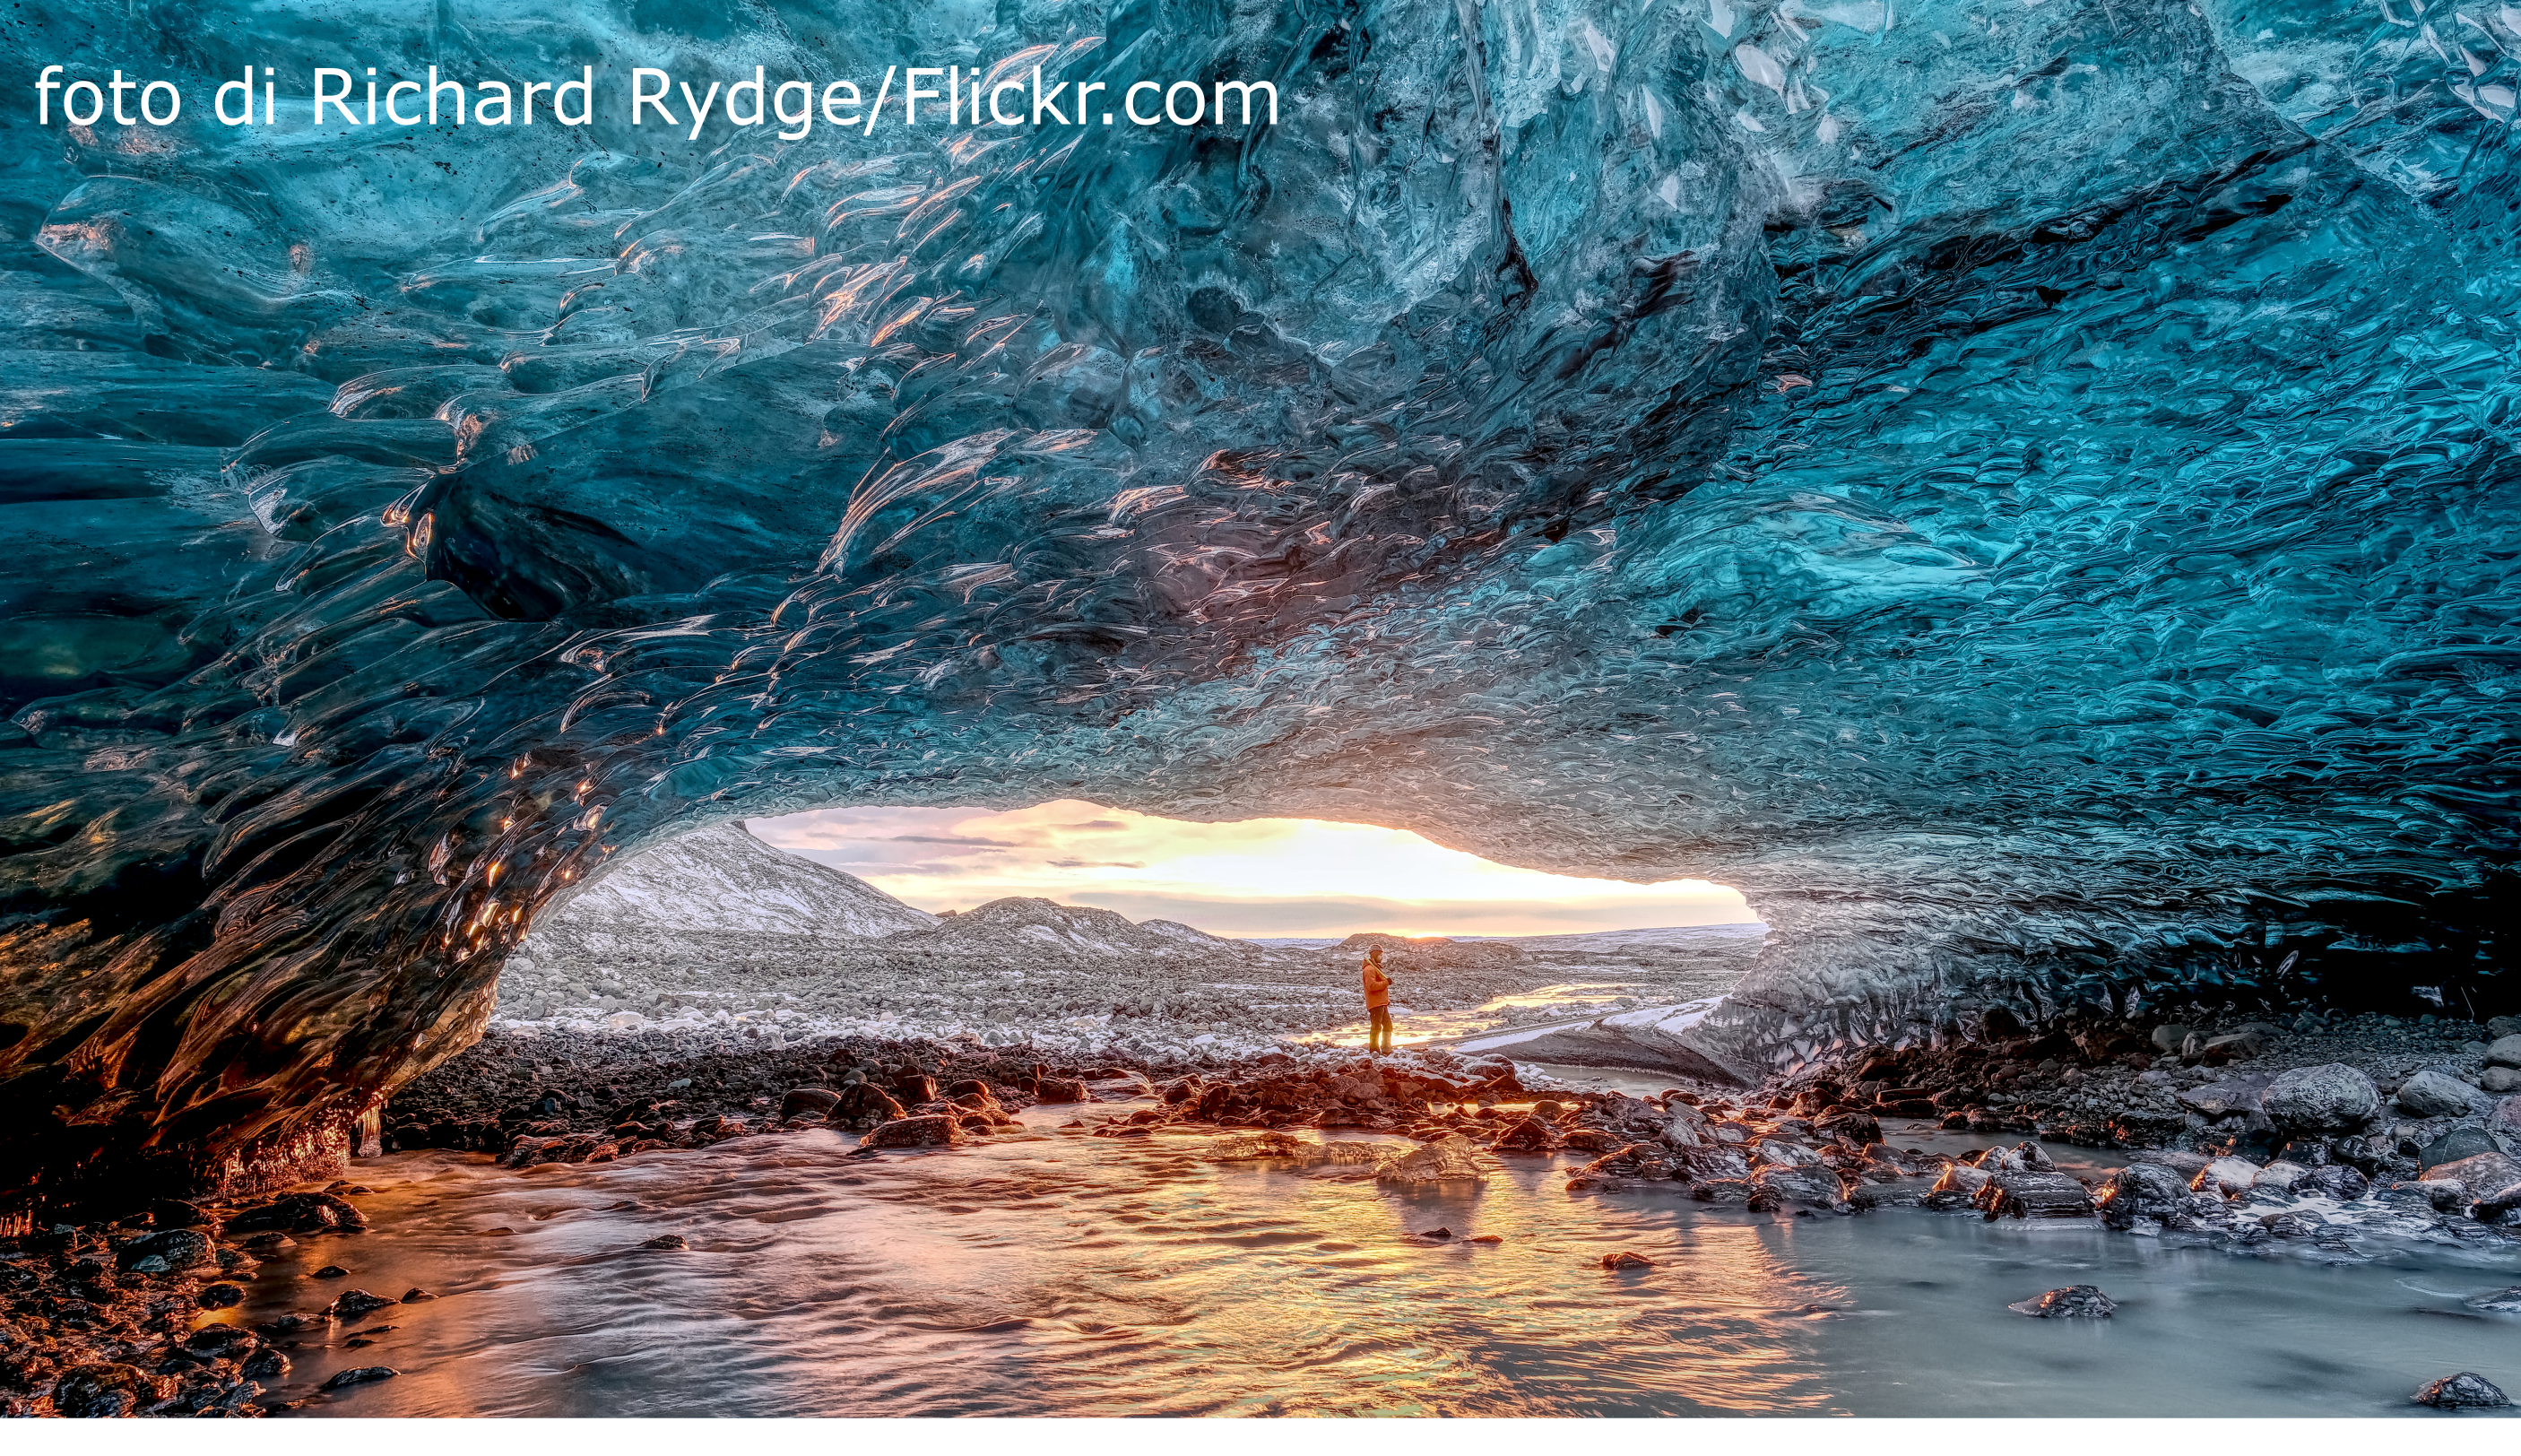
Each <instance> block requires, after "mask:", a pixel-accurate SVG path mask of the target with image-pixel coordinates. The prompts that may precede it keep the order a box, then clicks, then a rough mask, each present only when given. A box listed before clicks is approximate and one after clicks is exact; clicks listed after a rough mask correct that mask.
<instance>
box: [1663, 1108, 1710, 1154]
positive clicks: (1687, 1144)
mask: <svg viewBox="0 0 2521 1456" xmlns="http://www.w3.org/2000/svg"><path fill="white" fill-rule="evenodd" d="M1663 1140H1664V1141H1665V1142H1667V1143H1670V1144H1671V1145H1672V1146H1673V1147H1675V1148H1704V1147H1708V1146H1710V1145H1712V1144H1713V1143H1714V1142H1715V1141H1716V1139H1715V1136H1714V1135H1713V1134H1712V1133H1710V1132H1709V1131H1708V1127H1707V1115H1706V1114H1704V1113H1702V1112H1700V1111H1699V1110H1698V1109H1696V1108H1694V1107H1690V1106H1687V1105H1686V1104H1681V1103H1674V1104H1673V1107H1672V1111H1671V1112H1670V1113H1669V1114H1668V1115H1666V1117H1665V1119H1664V1124H1663Z"/></svg>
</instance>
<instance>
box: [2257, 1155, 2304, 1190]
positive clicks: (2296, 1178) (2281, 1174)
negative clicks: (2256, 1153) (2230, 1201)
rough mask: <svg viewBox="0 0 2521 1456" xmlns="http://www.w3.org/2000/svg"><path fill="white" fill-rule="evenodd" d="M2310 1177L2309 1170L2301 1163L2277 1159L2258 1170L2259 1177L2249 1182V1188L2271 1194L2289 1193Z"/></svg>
mask: <svg viewBox="0 0 2521 1456" xmlns="http://www.w3.org/2000/svg"><path fill="white" fill-rule="evenodd" d="M2310 1176H2311V1169H2309V1168H2307V1167H2304V1166H2303V1165H2302V1164H2301V1163H2298V1162H2287V1161H2285V1160H2283V1159H2281V1158H2279V1159H2277V1160H2275V1161H2273V1162H2270V1163H2269V1164H2268V1165H2267V1166H2266V1167H2263V1168H2261V1169H2259V1175H2258V1176H2257V1177H2256V1178H2253V1179H2251V1180H2250V1186H2251V1187H2252V1188H2259V1189H2266V1190H2268V1191H2269V1192H2272V1193H2291V1192H2293V1191H2294V1190H2295V1189H2296V1188H2299V1187H2301V1186H2302V1181H2303V1180H2304V1179H2305V1178H2308V1177H2310Z"/></svg>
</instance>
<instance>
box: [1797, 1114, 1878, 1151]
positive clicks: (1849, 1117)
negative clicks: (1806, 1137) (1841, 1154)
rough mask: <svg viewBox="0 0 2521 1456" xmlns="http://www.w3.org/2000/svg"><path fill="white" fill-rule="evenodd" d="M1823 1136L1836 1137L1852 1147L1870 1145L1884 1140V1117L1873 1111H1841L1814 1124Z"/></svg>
mask: <svg viewBox="0 0 2521 1456" xmlns="http://www.w3.org/2000/svg"><path fill="white" fill-rule="evenodd" d="M1813 1126H1814V1129H1815V1130H1816V1131H1818V1132H1819V1133H1820V1134H1821V1135H1822V1136H1824V1137H1829V1138H1834V1139H1836V1140H1837V1141H1839V1142H1841V1143H1845V1144H1847V1145H1848V1146H1850V1147H1855V1148H1864V1147H1870V1146H1872V1145H1873V1144H1875V1143H1878V1142H1880V1141H1882V1119H1881V1118H1879V1117H1876V1116H1875V1115H1872V1114H1871V1113H1839V1114H1834V1115H1830V1116H1827V1117H1823V1118H1821V1119H1820V1121H1819V1122H1817V1123H1815V1124H1813Z"/></svg>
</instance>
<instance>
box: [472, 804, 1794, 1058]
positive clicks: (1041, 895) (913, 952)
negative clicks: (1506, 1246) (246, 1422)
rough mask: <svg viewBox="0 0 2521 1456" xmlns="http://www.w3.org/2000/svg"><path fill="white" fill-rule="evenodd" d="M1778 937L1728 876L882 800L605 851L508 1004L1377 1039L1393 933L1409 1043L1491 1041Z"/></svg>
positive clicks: (1129, 1034) (973, 1027)
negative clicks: (1363, 971) (1377, 1010)
mask: <svg viewBox="0 0 2521 1456" xmlns="http://www.w3.org/2000/svg"><path fill="white" fill-rule="evenodd" d="M1764 937H1765V928H1764V927H1762V926H1761V925H1760V924H1758V922H1757V921H1756V920H1755V919H1753V917H1752V916H1751V914H1750V912H1749V909H1748V907H1747V905H1746V904H1745V903H1744V902H1743V900H1742V897H1741V896H1740V894H1739V893H1737V892H1735V891H1733V890H1731V889H1729V888H1726V887H1721V886H1716V885H1711V884H1708V883H1707V882H1704V881H1674V882H1669V883H1665V884H1660V885H1648V886H1632V885H1627V884H1623V883H1620V882H1616V881H1602V880H1586V879H1578V878H1574V877H1568V876H1557V875H1544V874H1537V873H1535V872H1531V871H1524V870H1516V869H1513V868H1510V867H1508V866H1503V865H1498V864H1494V863H1492V862H1490V861H1487V860H1483V859H1480V858H1478V857H1477V856H1474V855H1469V854H1465V853H1462V852H1460V851H1457V850H1447V849H1444V848H1441V847H1439V846H1437V845H1435V844H1433V843H1430V842H1427V841H1426V840H1424V839H1422V838H1420V837H1419V836H1417V835H1414V834H1409V833H1406V832H1402V831H1394V830H1387V829H1381V828H1377V827H1375V826H1371V825H1359V824H1334V823H1325V822H1322V821H1318V820H1303V819H1266V820H1255V821H1241V822H1221V823H1214V824H1205V823H1191V822H1186V821H1182V820H1176V819H1168V818H1164V817H1162V816H1157V815H1149V814H1139V813H1133V812H1131V811H1128V810H1124V809H1114V808H1110V807H1108V806H1104V805H1099V804H1092V803H1086V802H1082V801H1078V800H1057V801H1053V802H1049V803H1045V804H1039V805H1035V806H1032V807H1031V808H1027V809H1018V810H1011V811H993V810H988V809H979V808H954V807H932V808H898V807H896V808H881V809H878V808H866V807H862V806H860V807H850V808H842V809H829V810H818V811H806V812H802V813H796V814H790V815H784V816H781V817H779V818H775V819H767V820H754V821H750V822H747V823H738V824H730V825H720V826H717V827H715V828H712V829H710V830H704V831H702V832H700V833H698V834H692V835H685V836H681V837H678V838H675V839H672V840H668V841H666V842H664V843H662V844H659V845H656V846H654V847H652V848H649V849H647V850H644V851H642V852H640V853H638V854H635V855H630V856H627V857H625V858H622V859H619V860H617V861H615V862H613V863H611V864H609V865H607V866H606V867H605V869H604V870H603V871H602V872H601V873H600V874H598V875H594V876H590V877H589V878H588V879H587V880H585V881H584V882H582V883H581V884H580V885H578V886H576V887H573V888H572V889H571V890H569V891H568V892H565V893H564V894H562V895H559V896H556V897H555V898H554V900H553V902H552V903H551V904H550V905H549V906H547V907H546V908H545V910H544V911H543V912H542V913H541V914H540V915H539V916H537V918H536V920H535V923H534V926H533V928H532V930H531V931H530V933H528V934H527V937H526V938H525V940H524V941H523V942H522V943H521V944H520V945H519V946H518V947H517V949H516V950H515V951H514V952H513V953H512V954H511V955H510V956H509V957H508V960H507V963H506V965H505V967H504V969H503V970H502V973H501V976H500V980H499V999H498V1006H497V1009H496V1011H495V1013H494V1014H493V1018H492V1024H493V1025H494V1026H500V1027H505V1028H509V1029H512V1030H523V1031H527V1032H532V1031H535V1030H537V1029H547V1030H550V1031H554V1032H559V1033H578V1034H589V1033H599V1032H619V1033H626V1034H640V1033H645V1032H650V1031H655V1032H662V1033H667V1034H672V1033H680V1032H686V1031H707V1030H717V1031H725V1032H740V1033H741V1034H743V1035H744V1036H746V1037H748V1038H751V1039H752V1042H753V1043H754V1044H757V1045H759V1046H762V1047H764V1048H765V1049H770V1048H776V1047H779V1046H783V1045H787V1044H790V1043H792V1042H802V1041H808V1040H813V1039H817V1038H826V1037H831V1036H836V1035H851V1034H855V1035H869V1036H879V1037H886V1038H904V1037H909V1038H921V1039H926V1040H929V1041H936V1042H946V1041H952V1040H955V1039H958V1038H975V1039H977V1040H979V1041H980V1042H981V1043H983V1044H985V1045H991V1046H1021V1047H1030V1048H1032V1049H1033V1052H1034V1053H1035V1054H1038V1055H1041V1056H1054V1055H1067V1056H1079V1057H1091V1056H1095V1055H1105V1056H1110V1055H1128V1056H1133V1057H1137V1058H1140V1059H1147V1058H1153V1059H1156V1060H1177V1059H1179V1058H1181V1057H1184V1056H1186V1055H1190V1054H1192V1053H1193V1052H1194V1051H1200V1052H1202V1054H1218V1055H1222V1054H1226V1053H1229V1052H1231V1053H1233V1054H1237V1055H1245V1056H1254V1055H1259V1054H1261V1053H1263V1052H1266V1051H1268V1050H1270V1049H1272V1048H1273V1047H1281V1046H1285V1045H1288V1044H1291V1043H1293V1044H1313V1045H1339V1044H1354V1043H1356V1042H1358V1041H1360V1040H1362V1039H1363V1038H1362V1031H1361V1029H1360V1026H1361V1024H1360V1017H1361V1014H1362V1013H1361V1008H1362V1004H1363V1003H1362V1002H1361V1000H1360V990H1359V985H1358V973H1359V957H1360V955H1361V953H1363V952H1364V951H1366V950H1368V949H1371V948H1373V947H1376V946H1381V947H1383V948H1384V949H1385V950H1386V951H1388V952H1389V967H1390V972H1391V974H1392V976H1393V978H1394V979H1395V981H1396V991H1395V996H1396V1001H1397V1005H1396V1008H1395V1011H1394V1016H1395V1018H1396V1021H1397V1023H1398V1025H1397V1036H1398V1045H1399V1046H1402V1047H1422V1048H1431V1047H1435V1046H1439V1045H1443V1046H1451V1047H1459V1046H1462V1045H1465V1044H1472V1049H1473V1050H1474V1051H1476V1050H1477V1049H1478V1046H1477V1045H1476V1044H1477V1043H1480V1041H1481V1038H1482V1037H1484V1036H1488V1037H1493V1036H1495V1035H1498V1034H1506V1033H1511V1035H1512V1036H1513V1037H1515V1038H1517V1039H1518V1040H1521V1041H1529V1040H1530V1038H1531V1037H1532V1036H1534V1035H1536V1034H1537V1033H1539V1032H1541V1031H1544V1030H1546V1029H1548V1028H1550V1027H1553V1026H1559V1025H1563V1024H1572V1023H1577V1022H1583V1021H1589V1020H1593V1019H1597V1018H1599V1017H1601V1016H1603V1015H1605V1014H1608V1013H1622V1014H1638V1015H1642V1014H1644V1013H1645V1012H1646V1011H1648V1010H1660V1011H1662V1012H1665V1013H1670V1014H1673V1015H1677V1014H1678V1013H1679V1012H1680V1010H1681V1008H1683V1007H1686V1008H1687V1009H1688V1011H1689V1012H1690V1014H1691V1015H1690V1019H1693V1020H1694V1018H1695V1017H1696V1016H1701V1015H1704V1013H1705V1012H1706V1010H1707V1009H1708V1007H1709V1006H1710V1005H1711V1004H1712V1003H1713V1002H1714V1001H1715V999H1716V998H1718V997H1720V996H1721V995H1722V994H1723V993H1724V992H1726V991H1728V990H1730V989H1731V988H1732V986H1733V984H1734V983H1735V982H1736V981H1738V980H1739V979H1740V978H1741V976H1742V974H1743V973H1744V971H1745V970H1746V969H1747V968H1748V966H1749V963H1750V961H1751V959H1752V957H1753V956H1755V955H1756V954H1757V952H1758V950H1759V948H1760V945H1761V943H1762V941H1763V939H1764ZM1671 1019H1672V1018H1671V1016H1669V1015H1668V1016H1666V1017H1664V1018H1663V1020H1664V1021H1667V1022H1669V1021H1670V1020H1671ZM1666 1029H1673V1028H1672V1027H1667V1028H1666ZM1562 1039H1564V1038H1562ZM1547 1050H1548V1047H1547V1046H1542V1047H1539V1048H1538V1049H1537V1050H1533V1049H1531V1048H1527V1051H1528V1052H1531V1054H1532V1055H1539V1054H1540V1053H1542V1052H1546V1051H1547ZM1609 1050H1610V1051H1616V1050H1618V1049H1617V1048H1616V1047H1612V1048H1609ZM1634 1050H1635V1056H1633V1057H1632V1058H1631V1060H1632V1061H1638V1060H1641V1061H1642V1062H1643V1063H1644V1065H1646V1066H1649V1067H1651V1066H1654V1065H1658V1060H1659V1059H1658V1055H1657V1054H1655V1053H1652V1052H1648V1051H1645V1050H1644V1049H1642V1048H1638V1049H1634ZM1572 1052H1573V1054H1574V1055H1579V1056H1585V1057H1590V1058H1592V1059H1593V1060H1594V1061H1597V1062H1598V1061H1600V1060H1602V1057H1603V1055H1604V1054H1605V1049H1603V1048H1573V1049H1572Z"/></svg>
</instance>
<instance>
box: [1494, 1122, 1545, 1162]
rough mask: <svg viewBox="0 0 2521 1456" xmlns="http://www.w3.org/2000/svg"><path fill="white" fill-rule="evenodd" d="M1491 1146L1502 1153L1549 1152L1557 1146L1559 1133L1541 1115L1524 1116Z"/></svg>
mask: <svg viewBox="0 0 2521 1456" xmlns="http://www.w3.org/2000/svg"><path fill="white" fill-rule="evenodd" d="M1489 1146H1490V1147H1491V1148H1493V1149H1495V1150H1496V1151H1497V1152H1500V1153H1547V1152H1550V1151H1552V1150H1554V1149H1555V1148H1557V1146H1558V1134H1557V1131H1556V1129H1554V1128H1552V1127H1551V1126H1550V1125H1549V1123H1548V1122H1547V1121H1546V1120H1544V1119H1542V1118H1541V1117H1539V1116H1530V1117H1522V1118H1518V1119H1517V1120H1516V1121H1515V1122H1514V1123H1513V1125H1511V1126H1509V1127H1507V1128H1506V1130H1505V1131H1503V1132H1501V1133H1498V1134H1497V1136H1496V1140H1495V1141H1494V1142H1491V1143H1490V1144H1489Z"/></svg>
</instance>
